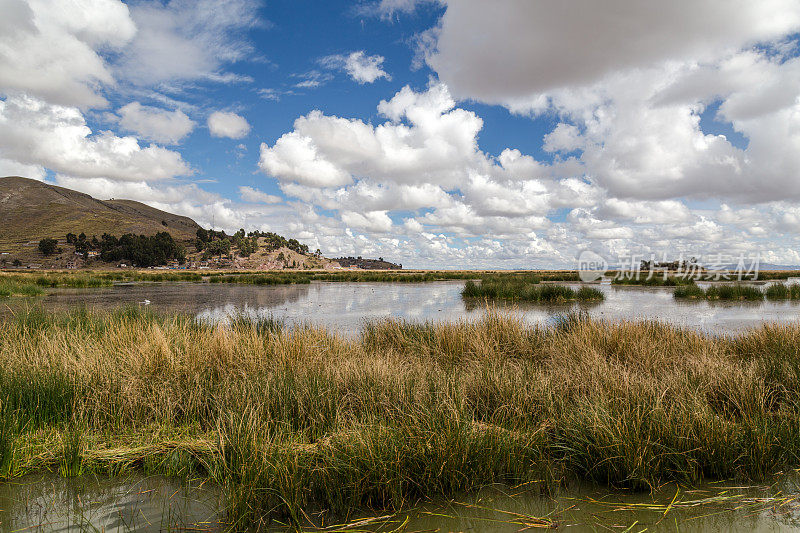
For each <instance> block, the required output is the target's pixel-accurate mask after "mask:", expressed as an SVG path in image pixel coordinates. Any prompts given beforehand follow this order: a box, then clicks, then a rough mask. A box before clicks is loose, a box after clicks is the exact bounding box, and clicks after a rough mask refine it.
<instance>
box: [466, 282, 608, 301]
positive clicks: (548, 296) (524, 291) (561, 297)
mask: <svg viewBox="0 0 800 533" xmlns="http://www.w3.org/2000/svg"><path fill="white" fill-rule="evenodd" d="M540 280H541V278H539V277H538V276H536V275H516V276H512V275H497V276H485V277H484V278H483V279H482V280H481V281H480V283H476V282H474V281H467V283H466V284H465V285H464V289H463V290H462V291H461V296H463V297H464V298H482V299H501V300H515V301H521V302H540V303H559V302H573V301H599V300H602V299H603V293H602V291H600V290H598V289H595V288H593V287H581V288H580V289H577V290H576V289H573V288H571V287H565V286H564V285H553V284H541V283H540Z"/></svg>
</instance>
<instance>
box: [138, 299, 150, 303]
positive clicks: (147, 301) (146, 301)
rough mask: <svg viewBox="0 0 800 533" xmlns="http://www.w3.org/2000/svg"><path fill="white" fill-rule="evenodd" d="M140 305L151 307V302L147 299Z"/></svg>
mask: <svg viewBox="0 0 800 533" xmlns="http://www.w3.org/2000/svg"><path fill="white" fill-rule="evenodd" d="M139 303H143V304H144V305H150V300H148V299H147V298H145V300H144V301H143V302H139Z"/></svg>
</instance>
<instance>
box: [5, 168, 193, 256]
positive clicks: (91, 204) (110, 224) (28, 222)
mask: <svg viewBox="0 0 800 533" xmlns="http://www.w3.org/2000/svg"><path fill="white" fill-rule="evenodd" d="M0 220H2V221H3V224H2V225H0V252H5V253H7V254H11V255H28V254H27V252H31V253H32V252H34V251H35V249H36V243H38V241H39V240H40V239H43V238H45V237H49V238H54V239H59V240H62V241H63V240H64V238H65V236H66V234H67V233H70V232H72V233H81V232H84V233H86V235H89V236H91V235H97V236H100V235H102V234H103V233H112V234H116V235H120V234H123V233H136V234H142V235H154V234H156V233H158V232H160V231H167V232H169V233H170V234H171V235H172V237H173V238H174V239H176V240H178V241H184V242H186V241H189V240H192V239H194V238H195V235H196V233H197V230H198V229H199V228H200V226H199V225H198V224H197V223H196V222H195V221H194V220H192V219H190V218H188V217H184V216H179V215H174V214H172V213H167V212H166V211H161V210H159V209H155V208H153V207H150V206H148V205H145V204H143V203H140V202H135V201H133V200H98V199H96V198H93V197H91V196H89V195H88V194H84V193H81V192H78V191H73V190H71V189H66V188H64V187H57V186H55V185H50V184H47V183H43V182H41V181H36V180H32V179H28V178H21V177H18V176H9V177H4V178H0Z"/></svg>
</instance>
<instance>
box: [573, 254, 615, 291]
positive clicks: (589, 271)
mask: <svg viewBox="0 0 800 533" xmlns="http://www.w3.org/2000/svg"><path fill="white" fill-rule="evenodd" d="M606 271H608V262H607V261H606V260H605V258H604V257H603V256H601V255H599V254H596V253H594V252H592V251H591V250H584V251H582V252H581V253H580V255H579V256H578V277H580V279H581V281H583V282H584V283H591V282H593V281H597V280H599V279H600V278H602V277H603V275H604V274H605V273H606Z"/></svg>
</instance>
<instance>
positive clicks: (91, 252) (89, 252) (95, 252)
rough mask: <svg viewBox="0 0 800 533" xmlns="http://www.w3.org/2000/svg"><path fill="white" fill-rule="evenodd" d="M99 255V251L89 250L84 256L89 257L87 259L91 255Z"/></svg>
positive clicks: (91, 256) (90, 257)
mask: <svg viewBox="0 0 800 533" xmlns="http://www.w3.org/2000/svg"><path fill="white" fill-rule="evenodd" d="M99 255H100V252H98V251H96V250H89V251H88V252H86V257H87V258H89V259H92V258H93V257H98V256H99Z"/></svg>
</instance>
